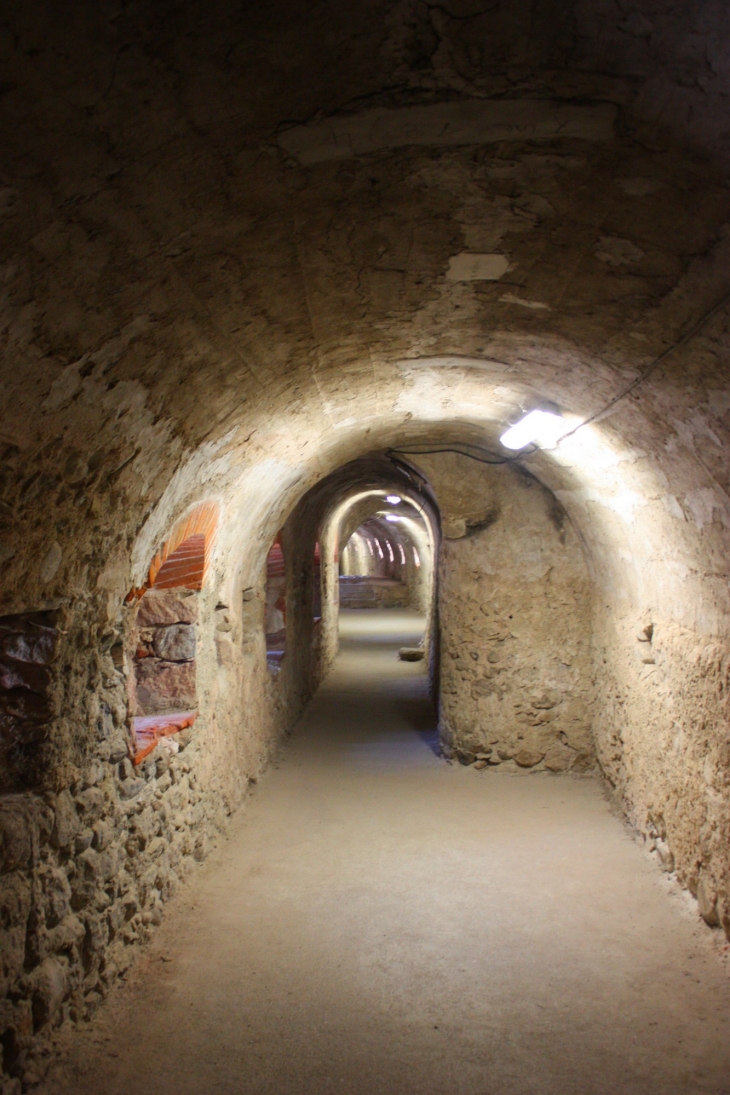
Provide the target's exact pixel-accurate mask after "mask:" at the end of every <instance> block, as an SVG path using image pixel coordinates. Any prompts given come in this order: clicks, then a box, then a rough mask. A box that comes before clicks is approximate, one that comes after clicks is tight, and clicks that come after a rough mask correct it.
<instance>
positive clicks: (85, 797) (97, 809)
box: [76, 787, 106, 827]
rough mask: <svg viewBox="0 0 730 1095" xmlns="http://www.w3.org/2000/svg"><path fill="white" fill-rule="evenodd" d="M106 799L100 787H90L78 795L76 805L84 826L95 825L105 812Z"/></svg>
mask: <svg viewBox="0 0 730 1095" xmlns="http://www.w3.org/2000/svg"><path fill="white" fill-rule="evenodd" d="M105 805H106V800H105V798H104V792H103V791H102V790H100V789H99V788H98V787H88V788H87V789H86V790H85V791H82V792H81V794H80V795H77V796H76V806H77V808H78V811H79V815H80V817H81V819H82V823H83V825H84V827H87V826H90V825H93V823H94V822H95V821H96V820H97V818H99V817H101V815H102V813H103V812H104V807H105Z"/></svg>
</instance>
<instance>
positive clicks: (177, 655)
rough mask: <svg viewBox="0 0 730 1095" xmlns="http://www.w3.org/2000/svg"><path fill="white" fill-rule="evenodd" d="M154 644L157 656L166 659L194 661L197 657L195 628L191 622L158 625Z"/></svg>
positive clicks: (170, 660)
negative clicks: (164, 625)
mask: <svg viewBox="0 0 730 1095" xmlns="http://www.w3.org/2000/svg"><path fill="white" fill-rule="evenodd" d="M152 645H153V647H154V651H155V654H156V655H157V657H158V658H163V659H164V660H165V661H168V662H188V661H192V659H193V658H194V657H195V628H194V627H193V626H192V625H191V624H171V625H170V626H169V627H158V628H157V629H156V631H155V635H154V639H153V643H152Z"/></svg>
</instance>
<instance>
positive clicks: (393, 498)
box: [385, 494, 401, 506]
mask: <svg viewBox="0 0 730 1095" xmlns="http://www.w3.org/2000/svg"><path fill="white" fill-rule="evenodd" d="M385 501H386V502H390V504H391V506H397V505H399V504H400V501H401V500H400V497H399V495H397V494H386V496H385Z"/></svg>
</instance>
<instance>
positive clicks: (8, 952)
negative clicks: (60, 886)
mask: <svg viewBox="0 0 730 1095" xmlns="http://www.w3.org/2000/svg"><path fill="white" fill-rule="evenodd" d="M30 904H31V888H30V882H29V880H28V879H27V878H25V877H23V875H21V874H17V873H14V874H6V875H3V876H2V878H0V926H1V927H0V997H2V996H4V995H5V993H6V992H7V990H8V987H9V986H10V985H11V984H12V983H13V982H14V981H15V980H16V978H17V977H18V976H19V975H20V973H21V971H22V969H23V962H24V960H25V940H26V934H27V930H28V917H29V915H30Z"/></svg>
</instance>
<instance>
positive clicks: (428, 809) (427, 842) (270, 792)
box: [46, 611, 730, 1095]
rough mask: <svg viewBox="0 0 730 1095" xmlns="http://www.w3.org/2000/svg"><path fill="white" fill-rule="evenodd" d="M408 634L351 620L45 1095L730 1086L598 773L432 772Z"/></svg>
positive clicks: (673, 920) (657, 878) (665, 916)
mask: <svg viewBox="0 0 730 1095" xmlns="http://www.w3.org/2000/svg"><path fill="white" fill-rule="evenodd" d="M417 627H418V620H417V618H416V617H414V616H413V614H410V613H408V612H406V611H392V612H387V613H386V612H380V613H377V612H372V611H365V612H350V613H347V614H345V618H344V619H343V638H344V641H343V652H342V655H341V657H340V659H339V661H338V664H337V667H336V669H335V671H334V672H333V674H332V675H331V677H330V678H329V680H328V681H327V683H326V685H325V687H324V688H323V689H322V691H321V692H320V694H319V695H318V696H317V697H316V699H315V700H314V702H313V703H312V705H311V706H310V708H309V710H308V712H307V714H306V716H305V718H304V719H303V721H302V723H301V724H300V726H299V727H298V728H297V731H296V733H295V735H294V738H293V740H292V741H291V743H290V744H289V745H288V746H287V748H286V750H285V752H284V755H283V759H282V761H281V763H280V765H279V766H277V767H276V768H275V769H273V770H272V771H271V772H270V773H269V774H268V775H267V777H266V778H265V779H264V780H263V781H262V783H261V784H260V786H259V789H258V791H257V793H256V795H255V796H254V797H253V798H252V800H251V801H250V802H249V804H248V806H247V808H246V809H245V811H244V812H243V813H242V814H241V815H240V817H239V818H238V819H237V820H236V822H235V824H234V826H233V829H232V835H231V838H230V840H229V841H228V842H227V843H226V845H225V847H224V848H223V849H222V850H221V851H220V852H219V853H217V854H216V855H215V856H214V857H212V859H211V860H210V861H209V862H208V863H207V864H206V865H205V866H204V867H203V868H202V869H201V871H200V872H199V873H198V874H197V876H196V878H195V879H194V880H193V881H192V883H190V884H189V885H188V886H187V887H186V889H185V892H184V893H183V894H182V895H181V896H180V897H179V898H178V899H176V901H175V902H174V903H173V905H172V906H171V908H170V911H169V913H168V915H167V917H166V919H165V921H164V923H163V925H162V926H161V928H160V930H159V932H158V933H157V935H156V937H155V939H154V941H153V944H152V946H151V947H150V948H149V949H148V950H147V952H146V953H145V955H144V956H143V957H142V958H141V959H140V961H139V962H138V963H137V965H136V967H135V969H134V971H133V972H132V974H131V975H130V978H129V981H128V984H127V985H126V986H124V987H123V988H122V989H121V990H120V991H119V992H117V993H116V994H115V995H114V996H113V997H112V998H111V1000H110V1001H109V1002H108V1003H107V1004H106V1005H105V1006H104V1008H103V1009H102V1010H101V1012H100V1014H99V1015H98V1017H97V1018H96V1020H95V1021H94V1023H93V1024H91V1025H90V1026H89V1027H87V1028H86V1029H85V1030H84V1031H82V1032H80V1033H77V1034H74V1035H72V1036H71V1037H70V1039H69V1042H70V1046H69V1053H70V1056H69V1064H68V1067H67V1069H66V1079H65V1080H64V1079H61V1080H56V1081H53V1082H51V1083H49V1084H48V1085H46V1090H48V1091H53V1092H59V1093H60V1092H63V1093H68V1095H70V1093H71V1092H73V1093H74V1095H91V1093H94V1095H97V1093H99V1095H100V1093H102V1092H103V1093H105V1095H219V1093H220V1095H233V1093H236V1095H239V1093H240V1095H243V1093H247V1095H248V1093H250V1095H264V1093H266V1095H329V1093H334V1092H337V1093H343V1095H350V1093H351V1095H400V1093H408V1095H533V1093H534V1095H573V1093H575V1095H598V1093H601V1095H639V1093H640V1095H692V1093H695V1092H712V1093H713V1095H721V1093H724V1095H728V1093H730V1038H729V1037H728V1034H729V1033H730V991H729V984H728V980H727V976H726V974H725V972H724V970H723V967H722V965H721V963H720V959H719V957H718V956H717V954H716V953H715V951H714V950H713V944H712V942H711V939H710V935H711V933H710V932H709V931H708V930H707V929H705V928H703V927H700V926H699V925H698V923H697V920H696V915H695V914H694V913H693V912H692V910H691V907H690V904H689V902H688V901H687V900H686V899H685V898H684V897H683V896H681V895H679V894H678V893H673V892H672V890H671V887H670V886H669V885H668V883H667V881H666V879H665V878H664V876H662V875H661V874H660V873H659V871H658V869H657V868H656V867H655V865H654V864H653V863H652V862H651V861H650V859H649V858H648V857H647V856H646V855H645V853H644V852H643V851H642V849H641V848H640V847H639V846H637V844H635V843H634V841H633V840H632V839H631V837H630V835H629V834H628V833H627V831H626V830H625V829H624V827H623V826H622V824H621V823H620V822H619V821H618V820H617V819H616V818H615V817H614V816H612V815H611V813H610V812H609V809H608V807H607V805H606V802H605V800H604V798H603V795H602V790H601V787H600V784H599V783H598V782H597V781H594V780H593V779H585V778H584V779H572V778H570V777H567V778H566V777H562V778H561V777H556V776H547V775H535V774H533V775H528V774H525V775H516V774H514V775H511V774H508V773H504V772H499V771H489V770H486V771H484V772H477V771H474V770H473V769H467V768H463V767H461V766H459V765H448V764H446V763H445V762H444V761H443V760H439V759H437V757H436V756H435V754H434V751H433V744H434V742H433V726H434V718H433V713H432V710H431V708H430V706H429V703H428V701H427V698H426V690H425V678H424V676H423V667H422V665H420V664H407V663H402V662H398V661H397V659H396V649H397V646H398V645H400V644H401V643H404V642H408V643H412V642H414V641H415V639H416V638H417V635H416V630H414V629H417Z"/></svg>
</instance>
